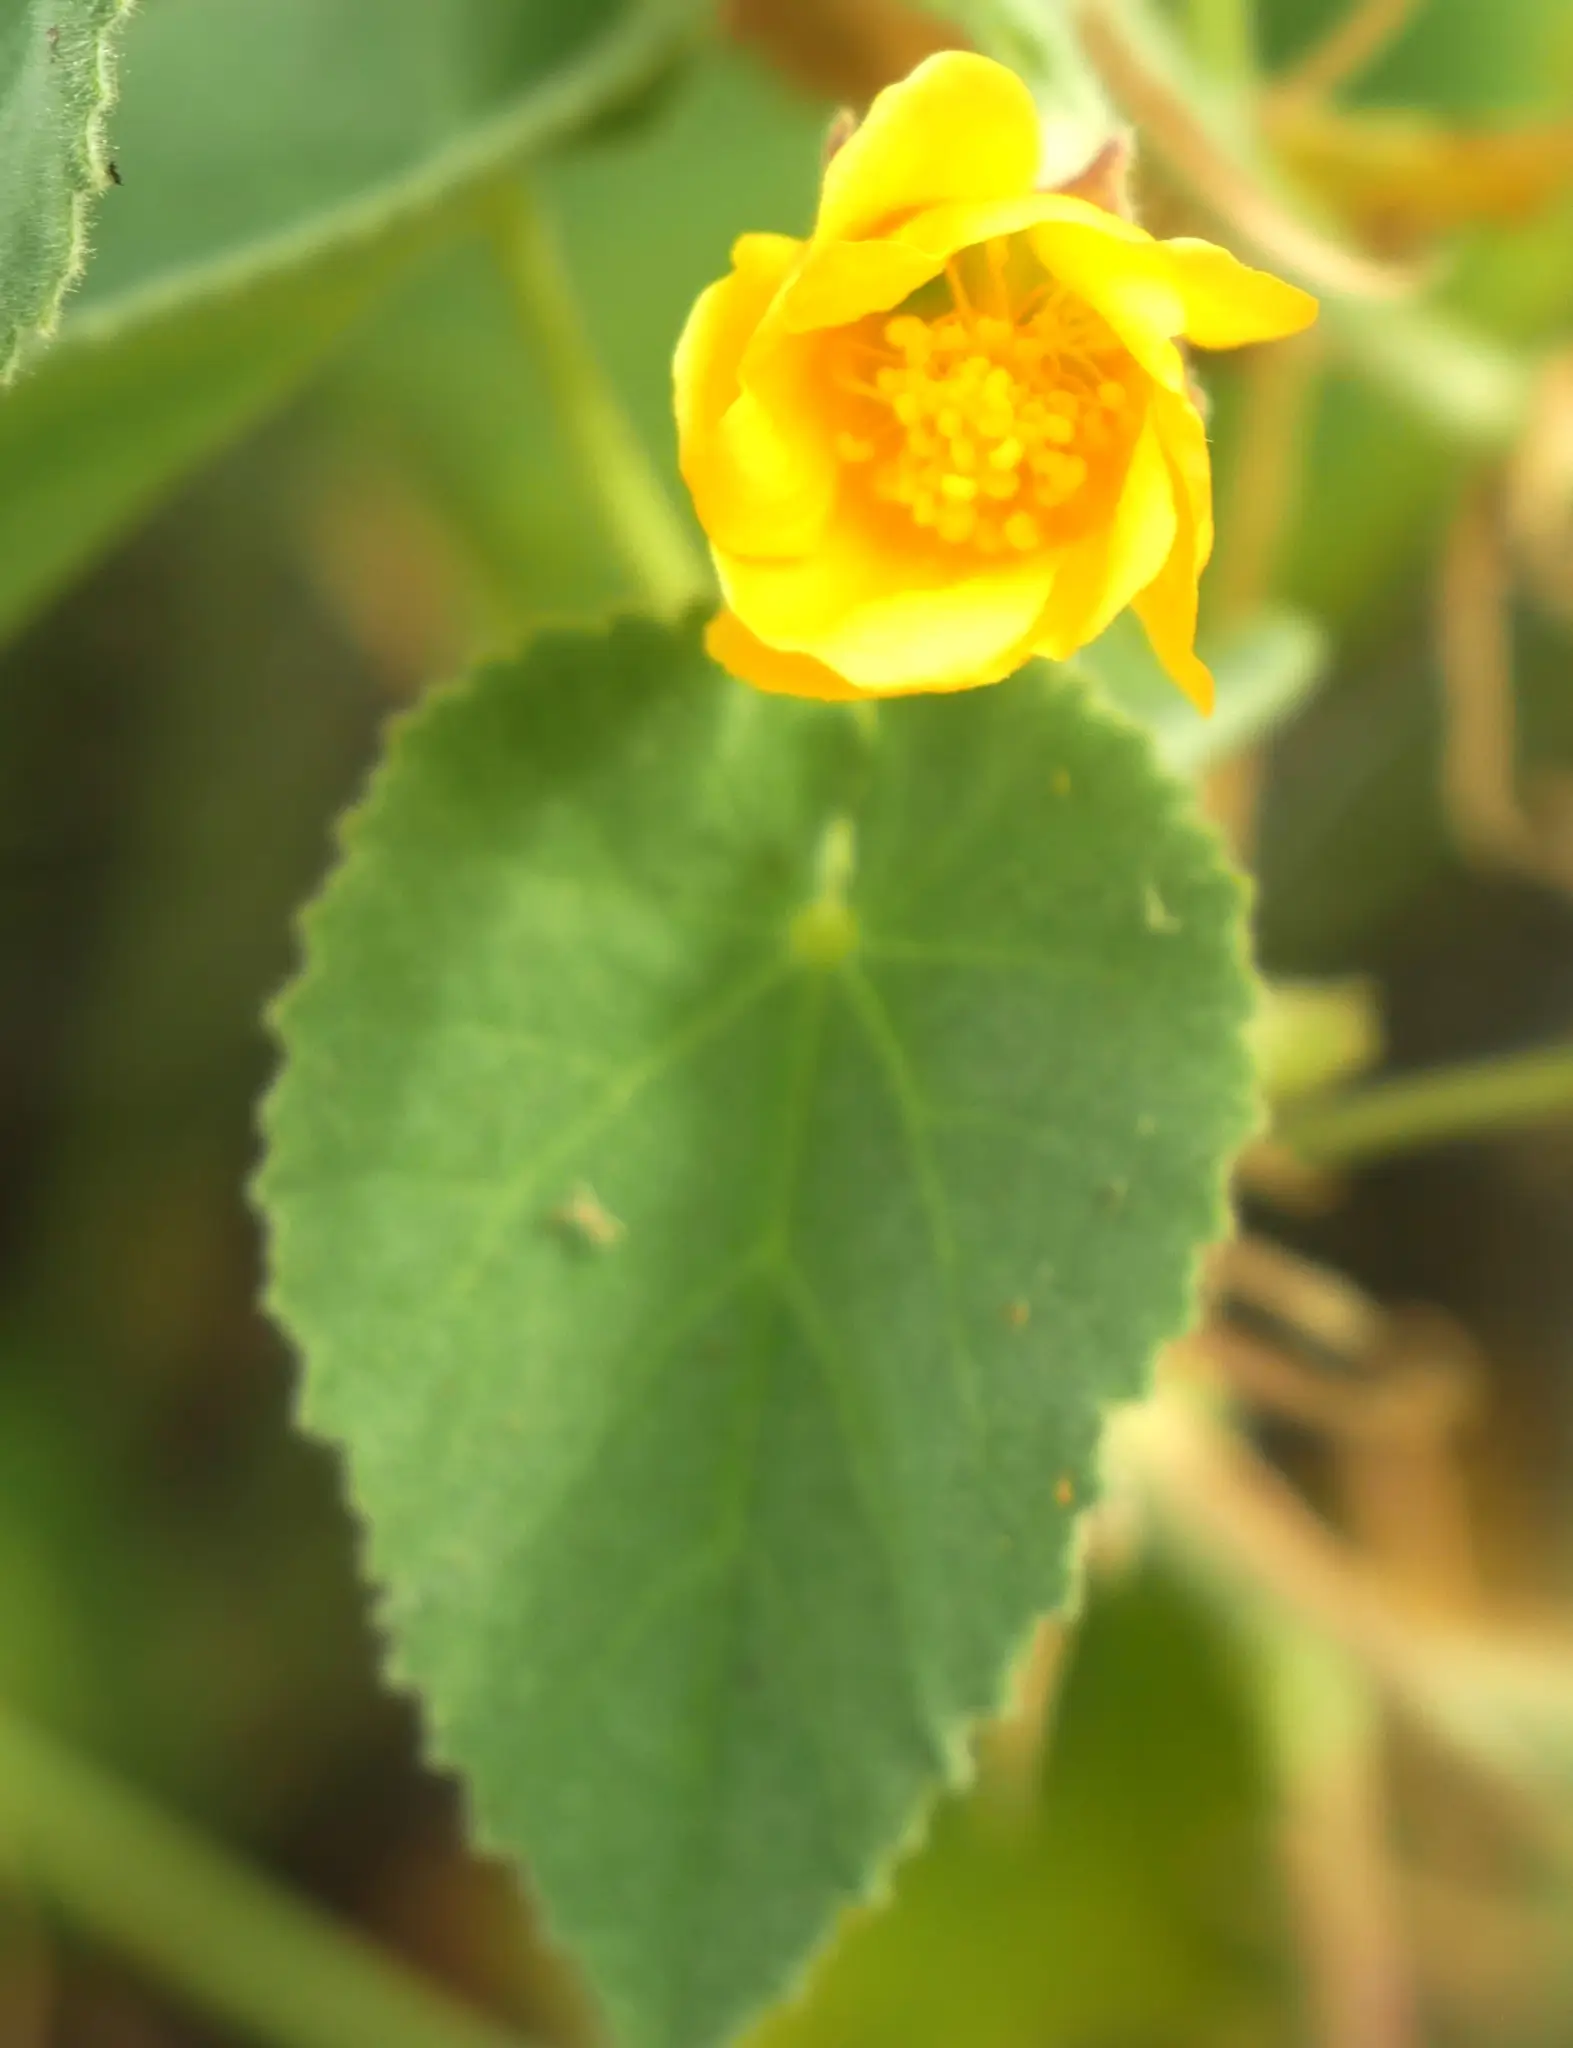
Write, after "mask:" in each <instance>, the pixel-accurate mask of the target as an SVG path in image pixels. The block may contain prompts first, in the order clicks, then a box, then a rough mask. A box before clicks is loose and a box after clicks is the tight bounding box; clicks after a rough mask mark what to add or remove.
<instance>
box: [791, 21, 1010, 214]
mask: <svg viewBox="0 0 1573 2048" xmlns="http://www.w3.org/2000/svg"><path fill="white" fill-rule="evenodd" d="M1042 154H1043V138H1042V133H1041V130H1040V128H1039V124H1038V110H1037V108H1036V107H1035V106H1034V104H1033V100H1032V95H1031V93H1030V92H1029V91H1028V90H1027V88H1026V86H1025V85H1023V83H1022V82H1021V80H1020V79H1019V78H1018V77H1017V76H1016V74H1015V72H1014V71H1011V70H1008V69H1007V68H1006V67H1005V66H1004V65H1003V64H995V63H993V62H992V61H991V60H990V59H989V58H987V57H979V56H976V55H975V54H974V53H973V52H972V51H970V50H942V51H941V52H940V53H939V54H938V55H937V56H933V57H930V58H928V59H927V60H926V61H925V62H924V63H922V64H920V65H919V66H918V68H917V70H916V71H914V72H912V73H911V75H910V76H909V77H907V78H904V79H903V80H902V81H901V83H900V84H899V85H893V86H890V87H888V88H887V89H886V91H884V92H882V93H881V94H880V95H879V97H878V98H877V99H876V100H875V101H874V104H873V105H872V106H871V107H870V108H869V110H868V116H867V118H866V119H865V120H864V122H863V124H862V125H861V127H859V128H858V130H857V131H856V133H855V134H854V135H853V136H852V137H851V139H850V140H849V141H848V142H846V143H845V144H843V146H842V147H841V148H840V149H839V150H837V152H836V154H835V155H834V156H833V157H832V158H831V160H830V162H829V164H828V165H827V166H826V170H825V183H824V190H823V192H822V193H821V196H820V202H819V220H818V223H817V225H816V227H815V230H814V233H815V239H816V240H821V239H823V240H828V241H840V240H852V239H855V238H857V237H859V236H862V235H867V234H871V233H872V232H874V230H876V229H877V228H880V227H884V226H888V225H890V224H891V223H893V222H894V221H896V220H897V219H899V218H900V217H901V216H902V215H904V214H909V213H913V212H916V211H917V210H918V208H920V207H925V206H935V205H938V204H940V203H942V202H943V201H945V200H950V199H1006V198H1010V197H1012V196H1013V195H1015V194H1018V193H1022V192H1030V191H1031V190H1032V188H1033V186H1034V184H1036V182H1037V177H1038V165H1039V162H1040V159H1041V157H1042Z"/></svg>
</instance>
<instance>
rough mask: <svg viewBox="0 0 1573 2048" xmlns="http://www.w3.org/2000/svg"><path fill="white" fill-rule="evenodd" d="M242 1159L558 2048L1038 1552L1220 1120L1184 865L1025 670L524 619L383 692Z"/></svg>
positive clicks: (414, 1661)
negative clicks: (569, 2008)
mask: <svg viewBox="0 0 1573 2048" xmlns="http://www.w3.org/2000/svg"><path fill="white" fill-rule="evenodd" d="M348 846H349V850H348V854H347V857H346V859H345V862H344V865H343V866H342V868H341V869H340V872H339V874H338V875H337V877H336V879H335V880H334V881H333V883H332V885H331V886H330V888H329V890H328V892H327V895H326V896H325V897H324V899H323V901H322V902H321V903H320V904H319V906H318V907H317V908H316V910H315V911H314V912H313V913H312V915H311V917H310V920H309V925H308V945H309V955H310V958H309V965H308V968H307V972H306V974H305V977H304V978H303V980H302V981H301V983H300V984H299V986H298V987H297V988H296V989H295V991H294V992H293V993H292V994H291V995H290V996H289V997H288V999H287V1001H286V1002H285V1004H284V1005H283V1008H282V1011H281V1013H280V1023H281V1028H282V1032H283V1036H284V1041H285V1045H286V1048H287V1052H288V1065H287V1068H286V1071H285V1074H284V1078H283V1080H282V1082H281V1083H280V1085H279V1087H278V1089H277V1091H276V1093H275V1095H274V1097H273V1099H272V1101H271V1104H270V1106H269V1109H268V1112H267V1127H268V1134H269V1138H270V1145H271V1153H270V1158H269V1161H268V1164H267V1166H266V1168H265V1172H264V1177H263V1184H262V1185H263V1198H264V1201H265V1205H266V1208H267V1211H268V1214H269V1217H270V1221H271V1225H272V1232H273V1257H274V1271H275V1278H274V1292H273V1299H274V1303H275V1306H276V1308H277V1310H278V1313H279V1314H280V1316H281V1317H282V1318H283V1320H284V1322H285V1323H286V1325H287V1326H288V1327H289V1329H290V1330H291V1331H292V1332H293V1333H294V1335H295V1336H296V1338H297V1339H298V1340H299V1342H300V1345H301V1347H302V1349H303V1351H304V1353H305V1358H306V1380H305V1391H304V1413H305V1418H306V1420H307V1422H308V1424H309V1425H310V1426H311V1427H312V1428H314V1429H316V1430H318V1431H320V1432H322V1433H323V1434H325V1435H326V1436H328V1437H330V1438H332V1439H334V1440H336V1441H338V1442H339V1443H341V1444H343V1445H344V1446H345V1447H346V1450H347V1452H348V1458H349V1468H350V1475H351V1483H352V1485H353V1488H354V1492H355V1496H356V1500H357V1502H358V1505H359V1507H360V1510H361V1512H362V1513H363V1515H364V1516H365V1518H366V1522H367V1525H368V1542H369V1553H368V1561H369V1566H370V1569H371V1571H372V1573H373V1575H374V1577H375V1579H376V1581H377V1582H378V1584H379V1586H380V1587H381V1588H382V1589H383V1608H382V1618H383V1621H384V1624H385V1626H386V1628H387V1631H388V1633H389V1636H390V1639H391V1642H392V1645H393V1650H394V1662H395V1669H396V1671H397V1673H398V1675H399V1676H400V1677H401V1678H402V1679H404V1680H406V1681H409V1682H411V1683H413V1684H415V1685H417V1686H418V1687H419V1688H420V1690H421V1692H422V1693H423V1695H424V1699H425V1705H426V1710H427V1715H428V1720H429V1725H430V1727H431V1730H432V1734H433V1738H434V1742H435V1746H436V1749H437V1752H438V1753H439V1755H440V1756H441V1757H442V1758H444V1759H445V1760H447V1761H449V1762H451V1763H453V1764H456V1765H458V1766H460V1767H461V1768H462V1769H463V1771H464V1772H465V1774H466V1776H467V1779H468V1782H469V1786H470V1789H471V1794H472V1797H473V1802H474V1812H475V1815H476V1819H477V1822H478V1827H479V1832H480V1834H481V1836H482V1838H483V1840H484V1841H486V1842H487V1843H489V1844H491V1845H492V1846H494V1847H497V1848H501V1849H504V1850H506V1851H508V1852H510V1853H511V1854H512V1855H514V1856H515V1857H517V1858H519V1859H521V1860H524V1861H526V1862H527V1863H528V1865H529V1867H530V1869H531V1871H532V1873H533V1875H534V1878H535V1880H536V1882H537V1883H538V1885H539V1887H540V1890H541V1892H542V1894H543V1896H544V1899H545V1902H546V1905H547V1908H548V1911H549V1914H550V1916H551V1918H552V1920H553V1922H554V1923H555V1925H556V1926H557V1928H558V1929H559V1930H560V1931H561V1933H562V1934H563V1935H564V1936H565V1937H566V1938H567V1939H568V1940H569V1941H570V1942H571V1943H572V1944H573V1946H574V1947H575V1949H576V1950H577V1952H578V1953H579V1954H580V1955H581V1956H582V1958H583V1959H584V1960H585V1962H586V1963H587V1964H588V1966H589V1969H590V1971H591V1974H592V1977H593V1979H594V1981H595V1983H596V1985H597V1987H598V1989H599V1990H600V1992H601V1994H602V1995H603V1997H604V1999H605V2002H606V2005H607V2007H608V2010H609V2013H610V2016H611V2019H612V2022H613V2026H614V2031H615V2034H616V2037H617V2038H618V2039H620V2040H625V2041H628V2042H631V2043H634V2044H638V2048H646V2044H648V2048H706V2044H709V2043H711V2042H714V2041H716V2040H719V2039H720V2038H722V2037H723V2036H724V2035H726V2034H727V2033H728V2031H729V2030H731V2029H733V2028H734V2027H735V2026H736V2025H737V2024H738V2023H739V2022H740V2021H741V2020H742V2019H744V2018H745V2017H746V2016H747V2015H748V2014H749V2013H750V2011H752V2010H753V2009H755V2008H756V2007H758V2006H759V2005H760V2004H761V2003H762V2002H764V2001H765V2000H767V1999H769V1998H770V1997H771V1996H773V1995H775V1994H776V1993H778V1992H779V1991H780V1990H781V1989H782V1988H783V1986H784V1984H785V1983H786V1982H787V1981H788V1979H789V1978H790V1976H791V1974H792V1972H793V1971H794V1969H796V1968H797V1967H798V1966H799V1965H800V1964H801V1963H802V1961H803V1959H804V1958H805V1956H806V1955H807V1954H808V1953H809V1952H810V1951H811V1949H812V1948H813V1946H814V1944H815V1942H816V1941H817V1940H818V1939H819V1938H820V1937H821V1936H822V1935H823V1933H824V1931H825V1929H826V1927H827V1925H828V1924H829V1922H830V1920H831V1918H832V1916H833V1914H834V1912H835V1909H836V1907H837V1906H838V1905H839V1904H840V1903H841V1902H843V1901H845V1900H846V1899H848V1898H851V1897H853V1896H856V1895H859V1894H861V1893H863V1892H864V1891H865V1890H866V1889H867V1887H868V1885H869V1884H870V1882H871V1880H872V1878H873V1877H874V1875H875V1874H876V1873H877V1872H878V1870H879V1869H880V1867H881V1865H882V1862H883V1860H884V1859H885V1858H886V1857H887V1856H888V1854H889V1852H890V1851H892V1850H893V1848H894V1847H895V1846H896V1845H897V1843H898V1841H899V1839H900V1838H901V1837H902V1835H903V1833H904V1831H906V1830H907V1829H908V1828H909V1827H910V1826H911V1824H912V1822H913V1819H914V1817H915V1815H916V1814H918V1812H919V1811H920V1810H921V1807H922V1804H923V1801H924V1798H925V1795H926V1794H927V1793H928V1792H929V1791H930V1790H931V1789H932V1787H933V1785H934V1784H935V1782H936V1781H937V1780H938V1779H939V1778H940V1777H941V1776H942V1775H944V1774H947V1773H949V1774H951V1775H954V1774H955V1773H956V1772H958V1771H959V1769H960V1768H961V1762H962V1756H963V1737H964V1734H965V1731H966V1729H967V1727H968V1724H969V1722H970V1721H971V1720H972V1719H973V1718H974V1717H976V1716H977V1715H979V1714H982V1713H984V1712H986V1711H988V1710H989V1709H990V1708H991V1707H993V1706H995V1705H996V1704H997V1703H998V1702H999V1701H1000V1699H1001V1697H1002V1695H1003V1692H1004V1690H1005V1687H1006V1685H1007V1682H1008V1678H1009V1674H1010V1671H1011V1667H1012V1663H1013V1659H1014V1658H1015V1657H1016V1655H1017V1654H1018V1653H1019V1652H1020V1650H1021V1649H1022V1646H1023V1644H1024V1642H1025V1640H1026V1637H1027V1633H1028V1630H1029V1627H1030V1625H1031V1623H1032V1620H1033V1618H1034V1617H1035V1616H1036V1615H1038V1614H1040V1613H1041V1612H1042V1611H1043V1610H1044V1609H1046V1608H1049V1607H1051V1606H1053V1605H1054V1604H1055V1603H1056V1602H1057V1601H1059V1600H1060V1599H1061V1598H1062V1596H1063V1594H1064V1592H1065V1589H1066V1582H1067V1574H1068V1570H1069V1563H1070V1548H1071V1532H1072V1526H1073V1519H1074V1509H1075V1507H1076V1506H1077V1504H1079V1503H1081V1502H1084V1501H1085V1500H1086V1499H1087V1498H1088V1496H1089V1494H1090V1492H1091V1489H1092V1487H1093V1485H1094V1469H1093V1467H1094V1458H1095V1452H1096V1446H1097V1438H1098V1430H1099V1419H1100V1414H1101V1411H1102V1410H1103V1408H1104V1406H1105V1405H1106V1404H1107V1403H1108V1402H1110V1401H1113V1400H1117V1399H1120V1398H1122V1397H1125V1396H1128V1395H1131V1394H1134V1393H1136V1392H1138V1391H1139V1390H1140V1389H1141V1387H1142V1385H1143V1383H1144V1380H1145V1377H1146V1374H1147V1371H1148V1367H1149V1363H1150V1361H1151V1359H1152V1356H1153V1353H1154V1350H1155V1348H1156V1346H1157V1345H1158V1344H1159V1343H1160V1342H1161V1341H1162V1340H1163V1339H1164V1338H1165V1337H1166V1336H1168V1335H1170V1334H1171V1333H1173V1332H1175V1331H1176V1330H1178V1329H1179V1328H1180V1327H1181V1325H1182V1324H1183V1322H1184V1320H1185V1317H1186V1314H1187V1311H1188V1306H1189V1299H1190V1294H1189V1289H1190V1274H1191V1267H1192V1263H1193V1260H1194V1258H1195V1255H1196V1252H1197V1249H1198V1247H1199V1246H1200V1245H1201V1244H1202V1243H1203V1242H1204V1241H1205V1240H1206V1239H1208V1238H1209V1237H1210V1236H1211V1235H1213V1234H1214V1232H1215V1231H1216V1230H1217V1229H1218V1228H1219V1226H1220V1224H1221V1222H1222V1207H1223V1205H1222V1199H1221V1179H1222V1169H1223V1165H1224V1162H1225V1160H1226V1158H1227V1156H1228V1154H1229V1152H1230V1150H1231V1149H1232V1147H1233V1146H1234V1145H1235V1144H1236V1143H1237V1141H1238V1140H1239V1139H1240V1138H1241V1137H1242V1136H1243V1135H1244V1133H1245V1130H1246V1128H1247V1125H1248V1121H1249V1111H1250V1102H1251V1086H1250V1072H1249V1064H1248V1060H1247V1057H1246V1054H1245V1051H1244V1049H1243V1042H1242V1030H1243V1026H1244V1023H1245V1020H1246V1017H1247V1014H1248V1011H1249V1009H1250V1002H1251V990H1250V983H1249V978H1248V976H1247V974H1246V971H1245V969H1244V966H1243V946H1242V931H1241V895H1240V891H1239V888H1238V886H1237V884H1236V883H1235V881H1234V879H1233V878H1232V876H1231V875H1230V874H1229V873H1228V872H1227V871H1226V870H1225V868H1224V865H1223V863H1222V861H1221V859H1220V857H1219V855H1218V852H1217V849H1216V847H1215V845H1214V843H1213V841H1212V839H1211V838H1210V837H1209V836H1208V835H1207V834H1206V833H1205V832H1204V831H1203V830H1202V829H1200V828H1199V827H1198V825H1197V824H1196V823H1194V822H1193V820H1192V818H1191V816H1190V815H1189V809H1188V799H1187V797H1186V795H1185V793H1184V791H1183V788H1182V787H1181V786H1180V785H1179V784H1178V783H1176V782H1174V781H1171V780H1170V779H1169V778H1168V777H1166V776H1165V775H1164V773H1163V772H1162V771H1161V770H1160V769H1159V768H1158V767H1157V765H1156V763H1155V760H1154V756H1153V753H1152V751H1151V746H1150V743H1149V742H1148V741H1147V740H1146V739H1145V738H1144V737H1143V736H1142V735H1141V734H1140V733H1139V732H1138V731H1136V730H1135V729H1134V728H1133V727H1131V726H1129V725H1128V724H1126V723H1125V722H1124V721H1123V720H1121V719H1119V718H1118V717H1117V716H1116V715H1114V714H1112V713H1110V712H1107V711H1105V710H1103V709H1101V708H1099V706H1098V705H1097V703H1096V701H1095V700H1094V699H1093V698H1092V697H1091V696H1089V695H1088V694H1086V693H1084V692H1083V691H1082V690H1081V689H1079V688H1078V687H1076V686H1074V685H1072V684H1070V683H1068V682H1066V681H1064V680H1063V679H1059V678H1056V677H1053V676H1047V677H1046V676H1045V675H1043V674H1042V673H1041V672H1037V673H1029V674H1025V675H1023V676H1022V677H1020V678H1018V679H1017V680H1016V681H1015V682H1013V683H1010V684H1005V685H1002V686H1000V687H998V688H995V689H991V690H986V691H981V692H977V693H974V694H968V695H964V696H959V697H953V698H928V699H910V700H906V701H901V702H897V703H893V704H890V705H886V706H883V707H881V708H880V710H879V711H878V714H877V717H876V716H874V715H872V714H864V713H861V712H853V711H850V710H847V709H845V708H843V707H839V706H834V707H832V706H822V705H809V704H799V703H793V702H788V701H785V700H782V699H775V698H765V697H761V696H758V695H756V694H754V693H753V692H751V691H749V690H747V689H745V688H743V687H741V686H740V685H737V684H734V683H732V682H730V681H729V680H728V679H727V678H725V677H723V676H721V675H720V674H719V673H718V672H717V671H716V670H714V669H713V668H712V667H711V666H710V664H709V663H708V662H707V661H706V660H705V658H704V656H703V655H702V653H701V652H700V650H699V647H698V645H697V642H696V640H695V638H694V637H693V636H692V635H691V634H689V633H686V632H685V633H668V632H665V631H662V630H660V629H658V628H656V627H654V626H651V625H643V624H628V625H623V626H620V627H618V628H617V629H616V630H614V631H613V632H612V633H611V634H610V635H609V636H604V635H592V634H582V635H581V634H561V635H553V636H549V637H547V638H544V639H542V640H541V641H539V642H538V643H537V644H536V645H535V646H534V647H533V648H532V650H531V651H530V652H529V653H528V654H527V655H526V656H525V657H524V658H523V659H522V660H521V661H519V662H518V663H516V664H514V665H510V666H503V667H497V668H492V669H489V670H487V671H485V672H484V673H482V674H481V675H479V676H478V677H476V678H475V679H474V680H473V681H471V682H469V683H467V684H465V685H463V686H462V687H460V688H458V689H456V690H452V691H449V692H446V693H441V694H439V695H438V696H437V697H436V698H435V700H434V701H432V702H431V703H430V704H429V706H427V707H426V708H425V709H424V710H422V711H421V712H419V713H418V714H416V715H415V716H414V717H413V718H412V719H411V720H410V721H409V722H408V723H407V724H406V725H405V726H404V727H403V728H402V729H401V730H400V731H399V733H398V734H397V736H396V738H395V740H394V744H393V748H392V752H391V755H390V758H389V761H388V763H387V765H386V767H385V768H384V769H383V770H382V772H381V774H380V775H379V777H378V779H377V782H376V784H375V786H374V788H373V791H372V794H371V796H370V798H369V799H368V801H367V803H366V805H365V806H364V808H363V809H362V811H361V812H360V814H359V816H358V817H357V818H356V819H355V821H354V823H353V826H352V828H351V831H350V835H349V841H348Z"/></svg>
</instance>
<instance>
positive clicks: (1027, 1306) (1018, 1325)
mask: <svg viewBox="0 0 1573 2048" xmlns="http://www.w3.org/2000/svg"><path fill="white" fill-rule="evenodd" d="M1005 1320H1006V1322H1007V1323H1008V1324H1009V1325H1010V1327H1011V1328H1012V1329H1013V1330H1024V1329H1026V1327H1027V1325H1028V1323H1030V1322H1031V1320H1032V1303H1031V1302H1030V1301H1023V1300H1021V1299H1020V1298H1019V1297H1018V1298H1017V1299H1016V1300H1015V1301H1007V1302H1006V1304H1005Z"/></svg>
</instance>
